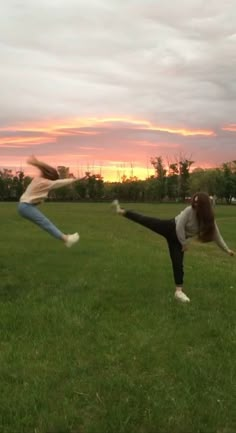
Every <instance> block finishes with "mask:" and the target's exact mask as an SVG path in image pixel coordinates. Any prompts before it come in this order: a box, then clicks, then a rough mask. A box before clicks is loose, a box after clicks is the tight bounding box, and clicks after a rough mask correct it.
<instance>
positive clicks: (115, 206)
mask: <svg viewBox="0 0 236 433" xmlns="http://www.w3.org/2000/svg"><path fill="white" fill-rule="evenodd" d="M111 205H112V206H113V207H114V208H115V211H116V212H117V213H119V214H123V213H125V210H124V209H122V207H120V203H119V200H113V202H112V204H111Z"/></svg>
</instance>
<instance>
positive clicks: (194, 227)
mask: <svg viewBox="0 0 236 433" xmlns="http://www.w3.org/2000/svg"><path fill="white" fill-rule="evenodd" d="M175 223H176V234H177V238H178V239H179V241H180V243H181V244H182V245H186V241H187V239H188V238H192V237H194V236H196V235H198V233H199V224H198V221H197V216H196V211H195V210H194V209H193V208H192V206H188V207H186V208H185V209H184V210H183V211H182V212H180V214H179V215H177V216H176V217H175ZM215 228H216V230H215V236H214V239H213V241H214V242H215V243H216V244H217V245H218V246H219V247H220V248H221V249H222V250H224V251H226V252H227V253H228V252H229V251H230V250H229V248H228V246H227V245H226V243H225V241H224V239H223V238H222V236H221V234H220V231H219V228H218V226H217V224H216V222H215Z"/></svg>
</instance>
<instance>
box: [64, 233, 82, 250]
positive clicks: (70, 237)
mask: <svg viewBox="0 0 236 433" xmlns="http://www.w3.org/2000/svg"><path fill="white" fill-rule="evenodd" d="M78 240H79V234H78V233H74V234H73V235H68V236H67V239H66V242H65V246H66V247H67V248H71V247H72V246H73V245H74V244H76V242H78Z"/></svg>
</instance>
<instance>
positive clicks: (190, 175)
mask: <svg viewBox="0 0 236 433" xmlns="http://www.w3.org/2000/svg"><path fill="white" fill-rule="evenodd" d="M193 163H194V161H192V160H190V159H187V158H181V159H179V160H178V161H176V162H174V163H173V162H172V163H169V162H168V160H167V161H164V160H163V158H162V157H161V156H156V157H154V158H152V159H151V164H152V166H153V168H154V172H155V174H154V175H152V176H150V177H148V178H147V179H145V180H140V179H138V178H137V177H136V176H130V177H127V176H125V175H123V176H122V178H121V180H120V181H119V182H107V181H104V179H103V177H102V176H101V174H93V173H91V172H89V171H88V172H86V173H85V176H84V177H82V178H79V179H76V181H75V182H74V183H73V184H72V185H71V186H70V187H69V188H68V187H66V188H61V189H57V190H54V191H53V192H52V193H51V195H50V197H49V199H50V200H57V201H79V200H83V201H85V200H91V201H109V200H112V199H114V198H117V197H118V198H119V199H120V200H121V201H139V202H154V201H157V202H161V201H175V202H176V201H186V199H188V197H190V196H191V195H192V194H193V193H195V192H197V191H205V192H207V193H208V194H209V195H211V196H215V197H216V198H217V200H219V201H221V202H225V203H227V204H231V203H232V201H233V200H234V198H236V160H235V161H230V162H225V163H223V164H222V165H221V166H220V167H218V168H212V169H203V168H196V169H194V170H191V167H192V165H193ZM57 169H58V172H59V175H60V177H61V178H68V177H73V178H75V177H74V175H73V174H72V173H71V172H70V169H69V167H64V166H59V167H57ZM30 182H31V178H30V177H29V176H26V175H25V173H24V171H22V170H19V171H17V172H15V173H13V171H12V170H9V169H6V168H3V169H0V200H1V201H17V200H19V198H20V196H21V195H22V193H23V192H24V190H25V189H26V187H27V185H28V184H29V183H30Z"/></svg>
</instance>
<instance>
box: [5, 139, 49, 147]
mask: <svg viewBox="0 0 236 433" xmlns="http://www.w3.org/2000/svg"><path fill="white" fill-rule="evenodd" d="M49 141H52V138H51V137H28V136H27V137H24V136H22V137H4V138H0V147H14V148H17V147H25V144H30V145H31V146H33V145H37V144H43V143H48V142H49Z"/></svg>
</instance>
